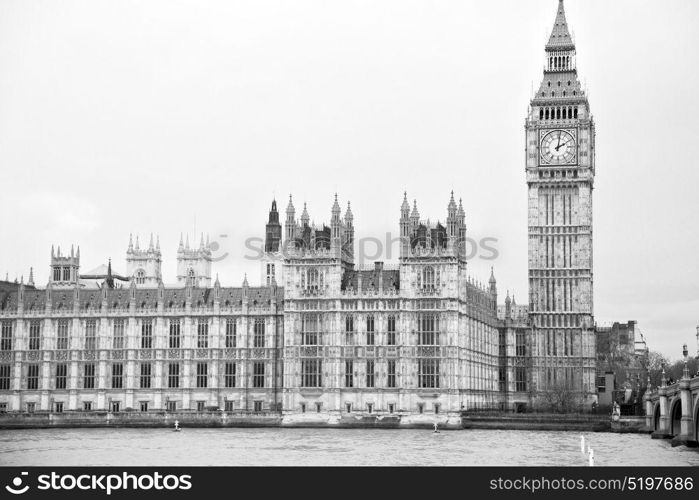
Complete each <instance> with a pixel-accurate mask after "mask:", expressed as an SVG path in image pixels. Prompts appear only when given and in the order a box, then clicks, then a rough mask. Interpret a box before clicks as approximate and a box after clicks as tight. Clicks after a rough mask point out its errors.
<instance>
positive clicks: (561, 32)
mask: <svg viewBox="0 0 699 500" xmlns="http://www.w3.org/2000/svg"><path fill="white" fill-rule="evenodd" d="M574 47H575V45H574V44H573V39H572V38H571V36H570V32H569V31H568V23H567V21H566V12H565V8H564V7H563V0H558V10H557V11H556V20H555V21H554V24H553V30H551V36H550V37H549V42H548V43H547V44H546V50H567V49H572V48H574Z"/></svg>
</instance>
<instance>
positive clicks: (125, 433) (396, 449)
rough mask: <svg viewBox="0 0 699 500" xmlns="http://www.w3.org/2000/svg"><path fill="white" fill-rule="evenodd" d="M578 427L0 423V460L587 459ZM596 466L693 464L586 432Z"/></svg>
mask: <svg viewBox="0 0 699 500" xmlns="http://www.w3.org/2000/svg"><path fill="white" fill-rule="evenodd" d="M580 435H581V434H580V433H579V432H551V431H505V430H460V431H442V432H441V433H439V434H434V433H432V432H431V431H430V430H409V429H406V430H403V429H401V430H389V429H281V428H273V429H269V428H260V429H251V428H228V429H225V428H219V429H184V430H183V431H182V432H178V433H176V432H172V431H171V430H169V429H34V430H5V431H0V465H21V466H24V465H39V466H59V465H65V466H71V465H72V466H88V465H95V466H98V465H106V466H110V465H111V466H127V465H141V466H179V465H182V466H186V465H192V466H194V465H205V466H210V465H254V466H257V465H292V466H295V465H349V466H352V465H399V466H400V465H426V466H429V465H515V466H521V465H556V466H579V465H587V455H584V454H583V453H581V452H580ZM585 437H586V439H587V440H588V442H589V443H590V444H591V446H592V448H593V450H594V454H595V463H596V465H649V466H652V465H669V466H672V465H693V466H699V452H697V451H695V449H690V448H686V447H684V446H680V447H676V448H672V447H671V446H670V443H669V441H665V440H655V439H651V438H650V436H649V435H647V434H613V433H589V434H585Z"/></svg>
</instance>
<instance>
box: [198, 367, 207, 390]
mask: <svg viewBox="0 0 699 500" xmlns="http://www.w3.org/2000/svg"><path fill="white" fill-rule="evenodd" d="M208 376H209V365H208V364H207V363H197V387H198V388H205V387H207V386H208V383H207V382H208Z"/></svg>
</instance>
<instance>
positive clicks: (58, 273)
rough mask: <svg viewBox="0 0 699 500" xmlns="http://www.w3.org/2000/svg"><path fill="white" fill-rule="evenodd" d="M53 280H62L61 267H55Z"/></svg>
mask: <svg viewBox="0 0 699 500" xmlns="http://www.w3.org/2000/svg"><path fill="white" fill-rule="evenodd" d="M53 281H61V268H60V267H54V268H53Z"/></svg>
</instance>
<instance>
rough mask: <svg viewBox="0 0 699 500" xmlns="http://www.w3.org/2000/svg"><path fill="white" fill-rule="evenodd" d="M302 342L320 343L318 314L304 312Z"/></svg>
mask: <svg viewBox="0 0 699 500" xmlns="http://www.w3.org/2000/svg"><path fill="white" fill-rule="evenodd" d="M301 343H302V344H303V345H318V315H316V314H304V315H303V317H302V318H301Z"/></svg>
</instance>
